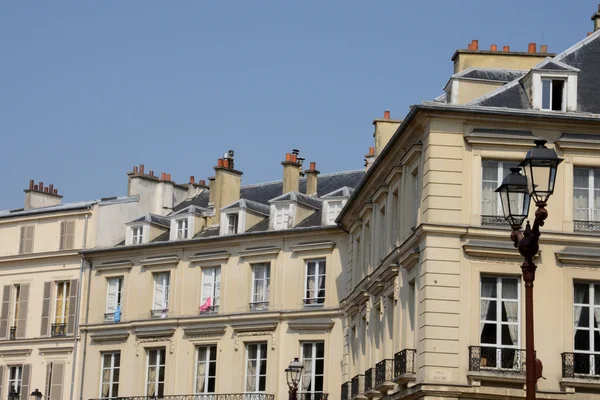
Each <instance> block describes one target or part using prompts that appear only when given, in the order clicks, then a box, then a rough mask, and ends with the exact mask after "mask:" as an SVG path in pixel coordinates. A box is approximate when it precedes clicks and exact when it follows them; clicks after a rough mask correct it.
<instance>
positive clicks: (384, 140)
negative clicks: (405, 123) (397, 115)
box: [373, 110, 402, 156]
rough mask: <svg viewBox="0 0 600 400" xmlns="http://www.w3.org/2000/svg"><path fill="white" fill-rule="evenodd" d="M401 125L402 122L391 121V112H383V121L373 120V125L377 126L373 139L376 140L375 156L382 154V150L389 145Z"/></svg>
mask: <svg viewBox="0 0 600 400" xmlns="http://www.w3.org/2000/svg"><path fill="white" fill-rule="evenodd" d="M401 123H402V121H401V120H396V119H391V116H390V111H389V110H386V111H384V112H383V119H380V118H378V119H375V120H373V125H375V132H373V137H374V138H375V153H374V155H375V156H378V155H379V153H381V150H383V148H384V147H385V145H386V144H388V142H389V141H390V139H391V138H392V136H393V135H394V133H396V129H398V127H399V126H400V124H401Z"/></svg>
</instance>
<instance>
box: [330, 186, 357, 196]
mask: <svg viewBox="0 0 600 400" xmlns="http://www.w3.org/2000/svg"><path fill="white" fill-rule="evenodd" d="M353 192H354V188H350V187H348V186H344V187H342V188H339V189H337V190H334V191H333V192H331V193H327V194H326V195H324V196H323V198H324V199H329V198H331V197H350V195H352V193H353Z"/></svg>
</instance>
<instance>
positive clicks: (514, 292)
mask: <svg viewBox="0 0 600 400" xmlns="http://www.w3.org/2000/svg"><path fill="white" fill-rule="evenodd" d="M502 298H503V299H513V300H517V299H518V298H519V284H518V281H517V280H516V279H502Z"/></svg>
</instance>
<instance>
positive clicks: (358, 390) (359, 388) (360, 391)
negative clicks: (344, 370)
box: [350, 375, 365, 399]
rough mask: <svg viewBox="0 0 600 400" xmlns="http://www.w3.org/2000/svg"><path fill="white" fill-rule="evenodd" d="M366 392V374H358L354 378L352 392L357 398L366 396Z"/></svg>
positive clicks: (354, 397)
mask: <svg viewBox="0 0 600 400" xmlns="http://www.w3.org/2000/svg"><path fill="white" fill-rule="evenodd" d="M364 393H365V376H364V375H356V376H355V377H354V378H352V388H351V390H350V394H351V396H352V398H353V399H356V398H365V396H364ZM359 396H360V397H359Z"/></svg>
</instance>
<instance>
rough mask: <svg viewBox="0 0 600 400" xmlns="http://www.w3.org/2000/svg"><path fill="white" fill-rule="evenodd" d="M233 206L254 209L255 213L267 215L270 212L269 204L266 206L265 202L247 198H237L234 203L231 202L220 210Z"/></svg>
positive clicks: (229, 208) (232, 207)
mask: <svg viewBox="0 0 600 400" xmlns="http://www.w3.org/2000/svg"><path fill="white" fill-rule="evenodd" d="M234 208H241V209H245V210H250V211H254V212H255V213H258V214H262V215H267V216H268V215H269V214H270V212H271V211H270V209H269V206H267V205H265V204H261V203H257V202H256V201H252V200H247V199H241V200H238V201H236V202H235V203H232V204H230V205H228V206H226V207H223V208H222V209H221V210H231V209H234Z"/></svg>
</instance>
